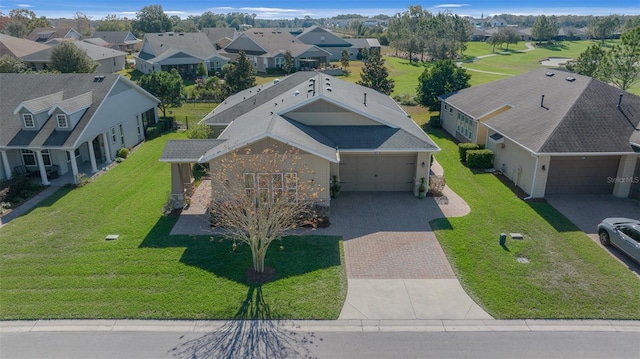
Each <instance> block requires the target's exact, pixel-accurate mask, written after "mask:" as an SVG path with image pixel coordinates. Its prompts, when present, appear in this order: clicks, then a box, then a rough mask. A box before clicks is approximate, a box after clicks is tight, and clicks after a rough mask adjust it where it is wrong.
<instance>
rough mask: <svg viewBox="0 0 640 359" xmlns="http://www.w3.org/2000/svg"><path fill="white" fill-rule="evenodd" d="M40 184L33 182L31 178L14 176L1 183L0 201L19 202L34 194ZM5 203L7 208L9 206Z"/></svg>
mask: <svg viewBox="0 0 640 359" xmlns="http://www.w3.org/2000/svg"><path fill="white" fill-rule="evenodd" d="M37 188H38V185H35V184H33V183H32V182H31V181H30V180H29V178H23V177H14V178H12V179H10V180H6V181H4V182H2V183H1V184H0V202H5V203H11V204H15V203H19V202H22V201H24V200H25V199H26V198H29V197H31V196H33V194H34V193H35V192H36V190H37ZM8 206H9V205H5V208H9V207H8Z"/></svg>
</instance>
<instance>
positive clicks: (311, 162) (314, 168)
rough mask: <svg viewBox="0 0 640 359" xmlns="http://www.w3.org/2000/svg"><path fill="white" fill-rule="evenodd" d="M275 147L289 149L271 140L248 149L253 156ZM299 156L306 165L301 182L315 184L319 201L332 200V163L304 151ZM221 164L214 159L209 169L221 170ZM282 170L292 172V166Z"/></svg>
mask: <svg viewBox="0 0 640 359" xmlns="http://www.w3.org/2000/svg"><path fill="white" fill-rule="evenodd" d="M274 145H277V146H278V149H282V150H283V151H284V149H287V148H289V147H288V146H287V145H285V144H283V143H280V142H278V141H275V140H271V139H266V140H263V141H260V142H257V143H254V144H252V145H250V146H248V147H249V148H250V149H251V153H252V155H253V154H256V153H260V152H262V151H263V150H264V149H266V148H274V147H273V146H274ZM245 148H247V147H244V148H241V149H240V150H239V153H244V149H245ZM252 155H250V156H252ZM299 156H300V161H299V162H300V163H302V164H304V168H299V171H300V173H299V176H300V177H299V181H312V182H313V183H315V184H316V185H317V187H318V189H319V190H318V193H317V195H318V198H317V199H319V200H327V201H328V200H329V199H330V193H329V180H330V163H331V162H329V161H327V160H326V159H324V158H320V157H318V156H316V155H313V154H310V153H307V152H302V151H301V152H300V154H299ZM219 162H220V158H214V159H213V160H211V161H210V162H209V168H210V169H211V171H215V170H216V169H218V168H220V165H219ZM281 170H282V172H290V166H289V165H286V164H283V166H282V167H281ZM256 172H259V170H257V169H256ZM211 185H212V186H215V185H217V184H216V183H214V182H213V181H212V183H211ZM298 195H299V198H300V199H306V198H308V197H310V194H306V197H305V194H304V193H298Z"/></svg>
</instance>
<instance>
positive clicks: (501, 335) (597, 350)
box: [0, 328, 640, 359]
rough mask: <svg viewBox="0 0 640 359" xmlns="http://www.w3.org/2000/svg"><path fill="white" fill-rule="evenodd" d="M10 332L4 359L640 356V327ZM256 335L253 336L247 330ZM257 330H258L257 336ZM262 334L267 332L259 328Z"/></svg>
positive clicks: (1, 338) (1, 348)
mask: <svg viewBox="0 0 640 359" xmlns="http://www.w3.org/2000/svg"><path fill="white" fill-rule="evenodd" d="M235 329H237V328H221V330H217V331H215V332H211V333H193V332H189V333H180V332H164V331H146V332H143V331H136V332H10V333H2V334H1V335H0V358H2V359H13V358H29V359H37V358H47V359H55V358H65V359H73V358H82V359H94V358H95V359H100V358H122V359H126V358H136V359H142V358H154V359H155V358H332V359H333V358H345V359H349V358H496V359H498V358H518V359H526V358H546V359H548V358H638V357H639V353H640V340H639V339H640V333H638V332H597V331H594V332H573V331H568V332H564V331H550V332H546V331H541V332H495V331H494V332H485V331H479V332H419V331H416V332H345V331H340V330H339V331H323V332H301V331H298V332H289V331H285V330H270V329H267V330H264V331H262V330H259V331H254V330H249V331H236V330H235ZM243 333H248V334H243ZM251 333H253V334H251ZM256 333H259V334H256Z"/></svg>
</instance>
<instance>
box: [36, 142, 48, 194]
mask: <svg viewBox="0 0 640 359" xmlns="http://www.w3.org/2000/svg"><path fill="white" fill-rule="evenodd" d="M36 158H37V160H38V170H40V179H41V180H42V185H43V186H48V185H50V184H51V183H49V179H48V178H47V169H46V168H44V160H43V159H42V151H40V150H36Z"/></svg>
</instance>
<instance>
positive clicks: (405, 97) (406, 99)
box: [393, 93, 418, 106]
mask: <svg viewBox="0 0 640 359" xmlns="http://www.w3.org/2000/svg"><path fill="white" fill-rule="evenodd" d="M393 99H394V100H395V101H396V102H397V103H399V104H401V105H403V106H418V102H417V101H416V98H415V96H412V95H409V94H406V93H402V94H398V95H395V96H393Z"/></svg>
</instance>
